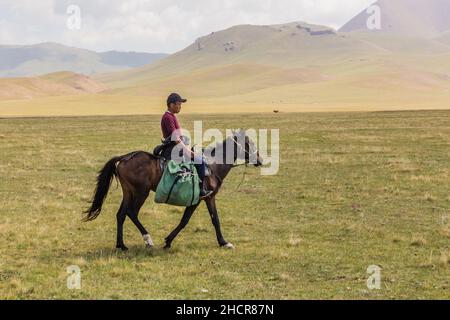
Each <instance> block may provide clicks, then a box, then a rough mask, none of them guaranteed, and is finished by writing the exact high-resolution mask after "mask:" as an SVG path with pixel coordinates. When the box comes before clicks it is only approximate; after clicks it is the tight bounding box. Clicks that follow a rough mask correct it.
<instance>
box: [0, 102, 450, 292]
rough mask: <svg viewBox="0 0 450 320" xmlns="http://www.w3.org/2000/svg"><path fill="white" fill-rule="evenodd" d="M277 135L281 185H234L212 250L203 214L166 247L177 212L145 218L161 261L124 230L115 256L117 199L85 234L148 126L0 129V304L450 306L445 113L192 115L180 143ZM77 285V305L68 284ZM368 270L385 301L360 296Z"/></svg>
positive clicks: (228, 186)
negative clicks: (245, 131) (97, 198)
mask: <svg viewBox="0 0 450 320" xmlns="http://www.w3.org/2000/svg"><path fill="white" fill-rule="evenodd" d="M194 120H203V121H204V128H205V129H206V128H211V127H215V128H222V129H225V128H238V127H244V128H279V129H280V134H281V142H280V154H281V167H280V171H279V173H278V175H275V176H260V175H259V170H258V169H256V168H248V169H247V171H246V172H247V174H246V176H245V181H244V183H243V184H242V185H241V187H240V188H239V191H236V187H237V186H238V184H239V182H240V181H241V179H242V174H243V170H244V168H238V169H235V171H234V172H232V173H231V175H230V176H229V177H228V178H227V180H226V182H225V185H224V187H223V190H222V192H221V194H220V195H219V196H218V208H219V215H220V218H221V222H222V229H223V232H224V235H225V238H226V239H227V240H228V241H231V242H232V243H233V244H234V245H235V246H236V250H234V251H228V250H225V249H221V248H218V247H217V244H216V240H215V236H214V231H213V227H212V225H211V223H210V220H209V216H208V214H207V211H206V208H205V207H204V205H202V206H201V207H200V209H199V211H198V212H196V213H195V215H194V216H193V218H192V220H191V223H190V224H189V225H188V227H187V228H186V229H185V230H184V231H183V232H182V233H181V234H180V236H179V238H177V239H176V240H175V242H174V243H173V248H172V249H171V250H170V251H164V250H162V249H161V247H162V246H163V238H164V237H165V236H167V234H168V233H169V232H170V231H171V230H172V228H173V227H175V225H176V224H177V223H178V222H179V219H180V218H181V214H182V210H181V209H179V208H175V207H168V206H164V205H155V204H154V203H153V200H152V198H153V195H151V196H150V198H149V200H148V202H147V203H146V205H145V206H144V208H143V210H142V211H141V215H140V217H141V221H142V222H143V224H144V225H145V226H146V227H147V229H149V231H150V232H151V234H152V236H153V238H154V241H155V243H156V246H157V249H155V250H154V251H153V252H152V253H149V252H147V251H146V250H145V248H144V243H143V241H142V239H141V237H140V235H139V233H138V231H137V230H136V229H135V227H134V226H133V225H132V223H131V222H130V221H129V220H127V222H126V223H125V242H126V244H127V245H128V247H129V248H130V251H128V252H126V253H121V252H116V251H115V250H114V241H115V225H116V223H115V212H116V210H117V207H118V205H119V200H120V197H121V191H120V188H119V189H116V188H115V184H114V185H113V188H112V192H111V194H110V196H109V197H108V199H107V202H106V205H105V207H104V211H103V213H102V215H101V216H100V217H99V218H98V219H97V220H95V221H94V222H91V223H81V222H80V218H81V216H82V215H81V212H82V211H83V209H85V208H86V206H87V201H88V200H89V199H90V196H91V193H92V191H93V187H94V179H95V176H96V172H97V170H98V169H100V167H101V166H102V165H103V164H104V163H105V162H106V161H107V160H108V159H109V158H110V157H112V156H115V155H120V154H124V153H127V152H129V151H133V150H139V149H144V150H150V149H151V148H152V147H153V146H154V145H155V144H156V143H157V142H158V141H159V139H160V133H159V117H158V116H118V117H78V118H21V119H18V118H17V119H0V145H1V161H0V176H1V179H0V216H1V220H0V243H1V245H0V257H1V258H0V298H3V299H5V298H6V299H18V298H22V299H35V298H44V299H52V298H63V299H70V298H81V299H94V298H100V299H122V298H123V299H135V298H143V299H167V298H174V299H179V298H187V299H200V298H202V299H217V298H223V299H231V298H249V299H257V298H258V299H272V298H273V299H295V298H307V299H309V298H319V299H381V298H387V299H401V298H407V299H412V298H419V299H427V298H446V299H449V298H450V283H449V281H450V280H449V279H450V266H449V258H450V191H449V190H450V176H449V174H450V172H449V171H450V111H448V110H447V111H445V110H443V111H415V112H412V111H411V112H410V111H408V112H406V111H405V112H373V113H369V112H367V113H304V114H302V113H279V114H247V115H243V114H240V115H226V114H222V115H219V114H217V115H211V114H210V115H201V114H198V115H189V116H182V117H181V121H182V123H183V124H184V125H185V126H186V127H187V128H191V127H192V123H193V121H194ZM70 265H78V266H79V267H80V269H81V275H82V288H81V290H69V289H67V287H66V279H67V276H68V274H67V273H66V268H67V267H68V266H70ZM370 265H378V266H380V267H381V268H382V270H381V277H382V278H381V289H380V290H368V288H367V286H366V280H367V278H368V277H369V274H367V272H366V270H367V268H368V267H369V266H370Z"/></svg>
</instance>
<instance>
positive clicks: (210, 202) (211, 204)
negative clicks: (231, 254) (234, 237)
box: [205, 197, 234, 249]
mask: <svg viewBox="0 0 450 320" xmlns="http://www.w3.org/2000/svg"><path fill="white" fill-rule="evenodd" d="M205 202H206V205H207V207H208V211H209V215H210V216H211V221H212V223H213V225H214V229H216V236H217V241H218V242H219V245H220V246H221V247H225V248H228V249H234V246H233V244H232V243H231V242H228V241H226V240H225V239H224V238H223V235H222V231H221V230H220V220H219V215H218V214H217V207H216V198H215V197H212V198H208V199H206V200H205Z"/></svg>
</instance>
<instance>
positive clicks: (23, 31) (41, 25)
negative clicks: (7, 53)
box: [0, 0, 375, 53]
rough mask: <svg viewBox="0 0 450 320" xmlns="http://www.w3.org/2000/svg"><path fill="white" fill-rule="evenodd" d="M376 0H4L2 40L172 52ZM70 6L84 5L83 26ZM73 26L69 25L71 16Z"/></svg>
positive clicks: (340, 15) (325, 19)
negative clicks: (231, 31)
mask: <svg viewBox="0 0 450 320" xmlns="http://www.w3.org/2000/svg"><path fill="white" fill-rule="evenodd" d="M373 2H375V0H127V1H124V0H95V1H94V0H39V1H36V0H0V44H34V43H39V42H59V43H63V44H66V45H71V46H76V47H81V48H87V49H92V50H97V51H106V50H125V51H147V52H167V53H172V52H175V51H178V50H180V49H183V48H184V47H186V46H188V45H189V44H191V43H192V42H193V41H194V40H195V39H196V38H198V37H200V36H203V35H206V34H209V33H211V32H212V31H218V30H222V29H225V28H228V27H231V26H233V25H237V24H275V23H285V22H292V21H305V22H309V23H314V24H322V25H328V26H331V27H334V28H339V27H340V26H341V25H342V24H344V23H345V22H347V21H348V20H349V19H350V18H352V17H353V16H355V15H356V14H357V13H359V12H360V11H362V10H364V9H365V8H366V7H367V6H369V5H370V4H372V3H373ZM70 5H76V6H78V7H79V8H80V16H81V27H80V29H77V24H76V22H77V20H76V17H77V16H76V14H75V15H74V14H72V15H70V14H68V13H67V9H68V7H69V6H70ZM70 17H71V18H70ZM69 18H70V20H69V22H70V25H71V28H69V27H68V26H67V20H68V19H69Z"/></svg>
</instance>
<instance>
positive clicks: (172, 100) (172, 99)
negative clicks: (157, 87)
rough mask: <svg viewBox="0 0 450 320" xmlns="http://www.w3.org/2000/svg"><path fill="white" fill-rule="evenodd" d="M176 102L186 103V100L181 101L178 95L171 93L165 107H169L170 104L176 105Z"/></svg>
mask: <svg viewBox="0 0 450 320" xmlns="http://www.w3.org/2000/svg"><path fill="white" fill-rule="evenodd" d="M177 102H183V103H185V102H187V100H186V99H183V98H182V97H181V96H180V95H179V94H178V93H171V94H170V95H169V97H168V98H167V107H169V106H170V104H171V103H177Z"/></svg>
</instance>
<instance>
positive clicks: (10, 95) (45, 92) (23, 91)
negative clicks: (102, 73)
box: [0, 72, 106, 100]
mask: <svg viewBox="0 0 450 320" xmlns="http://www.w3.org/2000/svg"><path fill="white" fill-rule="evenodd" d="M105 89H106V87H105V86H104V85H103V84H101V83H99V82H96V81H95V80H93V79H91V78H89V77H87V76H85V75H81V74H76V73H73V72H57V73H51V74H47V75H44V76H41V77H30V78H3V79H0V100H17V99H33V98H39V97H49V96H62V95H72V96H73V95H85V94H94V93H100V92H102V91H104V90H105Z"/></svg>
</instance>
